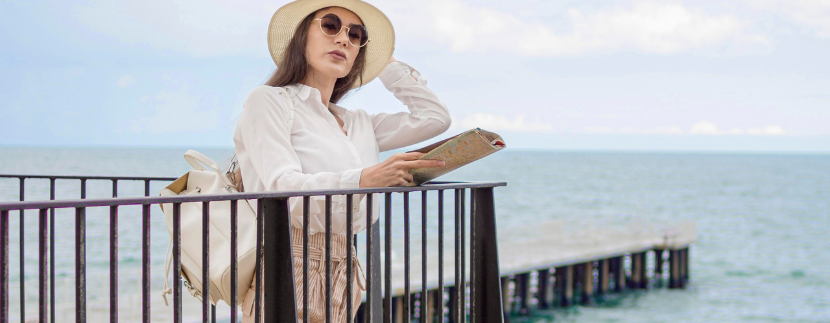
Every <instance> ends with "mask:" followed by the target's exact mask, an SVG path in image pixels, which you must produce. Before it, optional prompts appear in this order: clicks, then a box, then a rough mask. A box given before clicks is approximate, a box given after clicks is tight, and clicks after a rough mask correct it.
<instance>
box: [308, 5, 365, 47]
mask: <svg viewBox="0 0 830 323" xmlns="http://www.w3.org/2000/svg"><path fill="white" fill-rule="evenodd" d="M314 20H319V21H320V30H322V31H323V33H324V34H326V35H329V36H332V37H334V36H337V35H338V34H340V31H342V30H343V28H344V27H345V28H346V33H347V34H348V35H349V44H352V46H354V47H363V46H366V44H367V43H369V33H368V32H366V27H363V26H362V25H356V24H349V26H348V27H347V26H343V22H342V21H340V17H338V16H337V15H335V14H333V13H330V14H327V15H325V16H323V17H321V18H317V19H314Z"/></svg>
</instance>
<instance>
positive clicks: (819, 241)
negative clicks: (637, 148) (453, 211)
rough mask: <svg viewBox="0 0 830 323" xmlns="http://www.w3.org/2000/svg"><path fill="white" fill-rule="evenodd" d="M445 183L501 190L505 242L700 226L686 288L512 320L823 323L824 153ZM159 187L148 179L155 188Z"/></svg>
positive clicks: (93, 242)
mask: <svg viewBox="0 0 830 323" xmlns="http://www.w3.org/2000/svg"><path fill="white" fill-rule="evenodd" d="M196 149H197V150H199V151H201V152H203V153H205V154H206V155H208V156H209V157H211V158H213V159H214V160H216V161H218V162H219V163H220V164H226V163H227V161H228V159H229V158H230V157H231V155H232V154H233V150H232V148H196ZM186 150H187V148H166V147H165V148H160V147H119V148H103V147H95V148H92V147H0V174H60V175H105V176H169V177H178V176H180V175H182V174H184V173H185V172H187V171H188V170H189V169H190V166H189V165H188V164H187V163H186V162H185V161H184V159H183V158H182V155H183V153H184V152H185V151H186ZM388 155H389V154H382V156H381V157H382V158H385V157H386V156H388ZM440 179H441V180H453V181H455V180H460V181H503V182H506V183H507V186H505V187H499V188H496V189H495V201H496V217H497V224H498V230H499V232H500V235H499V240H500V242H504V241H510V239H518V238H524V239H527V238H528V237H526V236H525V237H521V232H523V230H524V229H523V228H528V227H533V226H534V225H538V224H540V223H545V222H550V221H560V222H562V223H567V224H568V225H569V227H576V228H578V227H581V226H607V227H614V226H619V227H624V226H626V225H630V224H631V223H658V224H671V223H681V222H689V221H693V222H695V223H696V227H697V241H696V242H695V244H694V245H693V247H692V249H691V264H690V267H691V272H690V275H691V277H690V278H691V280H690V282H689V285H688V286H687V288H686V289H683V290H669V289H666V288H652V289H650V290H648V291H629V292H626V293H623V294H619V295H615V296H613V297H612V298H610V299H608V300H606V301H604V302H600V303H598V304H595V305H591V306H575V307H572V308H569V309H555V310H545V311H542V310H534V311H531V313H530V314H529V315H524V316H514V317H512V318H511V322H830V270H829V269H828V268H830V251H828V249H830V243H829V242H828V240H830V154H775V153H757V154H755V153H720V152H718V153H714V152H713V153H706V152H627V151H625V152H624V151H531V150H511V149H509V148H508V149H505V150H503V151H500V152H498V153H496V154H493V155H491V156H488V157H487V158H485V159H482V160H480V161H477V162H475V163H473V164H470V165H468V166H466V167H464V168H461V169H459V170H456V171H454V172H452V173H449V174H447V175H445V176H444V177H442V178H440ZM163 186H164V184H163V183H154V184H153V185H152V187H151V194H153V195H157V194H158V192H159V191H160V190H161V189H162V187H163ZM79 189H80V184H79V182H78V181H69V180H67V181H58V182H57V199H77V198H80V193H79V192H80V190H79ZM111 189H112V184H111V183H110V182H106V181H103V182H96V181H91V182H89V183H88V189H87V190H88V192H87V198H108V197H111ZM18 192H19V182H18V180H17V179H0V201H2V202H10V201H17V200H19V199H20V196H19V194H18ZM143 194H144V185H143V183H142V182H122V183H119V196H141V195H143ZM448 198H449V196H448ZM25 199H26V200H46V199H49V182H48V180H27V181H26V190H25ZM140 212H141V211H140V208H138V207H122V209H120V210H119V213H120V214H121V215H122V216H121V220H120V223H119V271H120V274H119V293H123V294H124V295H130V293H136V291H137V290H138V288H139V280H138V279H139V273H140V271H139V270H140V268H141V267H140V266H141V263H142V262H141V253H140V252H141V250H140V241H141V237H140V234H141V225H140V217H139V216H138V215H140V214H141V213H140ZM152 212H153V213H152V221H151V237H152V239H151V250H152V251H151V254H152V261H151V270H152V277H153V280H152V284H151V286H152V287H153V290H154V292H153V295H152V297H157V293H156V292H155V290H160V289H161V284H162V280H163V277H164V276H163V270H164V256H165V251H166V248H167V244H168V239H169V234H168V232H167V228H166V227H165V224H164V221H163V215H162V213H161V212H160V211H159V210H157V208H156V207H154V208H153V210H152ZM23 221H24V239H23V240H24V244H25V251H24V258H25V279H24V281H23V283H24V284H25V286H26V302H27V304H26V307H27V310H26V312H34V313H36V312H37V259H38V254H37V241H38V240H37V237H38V234H37V224H38V222H37V221H38V219H37V213H36V212H34V211H33V212H31V213H30V212H27V213H26V214H25V215H24V220H23ZM55 224H56V228H57V231H58V232H57V233H56V235H55V239H56V250H55V252H56V255H57V256H56V258H57V259H56V263H55V265H56V291H57V293H56V294H57V296H56V303H57V304H70V306H71V303H72V302H73V300H74V285H73V282H74V278H73V277H74V211H73V210H58V211H57V212H56V221H55ZM19 225H20V221H19V216H18V214H17V212H12V213H11V216H10V229H11V230H10V237H9V240H10V243H9V252H10V257H9V258H10V259H11V260H12V261H11V265H10V287H11V290H12V293H11V300H10V301H11V302H12V303H13V304H12V306H11V308H12V311H13V312H14V311H17V312H15V313H19V310H18V309H16V306H18V305H16V304H19V303H17V302H18V299H19V297H18V294H17V292H16V291H17V290H18V288H19V285H20V284H21V279H20V277H21V276H20V271H19V264H18V259H19V239H20V238H19V237H20V235H19V231H18V230H19ZM87 226H88V229H87V230H88V231H87V248H88V249H87V264H88V269H87V270H88V271H87V277H88V278H87V279H88V293H89V297H90V303H91V304H93V306H94V304H95V302H96V301H100V302H102V303H106V297H107V296H106V295H107V288H108V285H107V280H108V278H107V273H108V268H109V258H108V248H109V245H108V228H109V223H108V211H107V210H89V211H88V213H87ZM537 231H538V230H537ZM537 231H532V230H531V231H528V232H537ZM503 232H504V233H505V234H504V235H502V234H501V233H503ZM516 232H519V234H517V233H516ZM531 238H532V237H531ZM125 297H126V296H125ZM186 297H189V296H186ZM13 314H14V313H13ZM14 315H19V314H14ZM14 315H13V316H14Z"/></svg>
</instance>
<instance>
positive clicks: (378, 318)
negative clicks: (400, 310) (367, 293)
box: [366, 221, 383, 322]
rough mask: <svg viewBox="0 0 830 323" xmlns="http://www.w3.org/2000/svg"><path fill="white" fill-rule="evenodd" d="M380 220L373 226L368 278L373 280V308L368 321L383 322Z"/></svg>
mask: <svg viewBox="0 0 830 323" xmlns="http://www.w3.org/2000/svg"><path fill="white" fill-rule="evenodd" d="M379 222H380V221H378V223H375V224H374V225H373V226H372V254H371V255H369V256H370V257H372V264H375V265H373V266H372V270H371V271H370V272H369V273H368V275H369V277H367V278H366V280H370V281H371V282H372V284H371V288H372V295H371V296H372V308H371V309H370V311H369V313H367V314H366V315H368V316H369V318H370V319H369V320H368V321H367V322H382V320H383V303H382V302H383V295H381V293H382V292H383V291H382V289H381V285H380V277H381V276H380V265H381V264H380V223H379Z"/></svg>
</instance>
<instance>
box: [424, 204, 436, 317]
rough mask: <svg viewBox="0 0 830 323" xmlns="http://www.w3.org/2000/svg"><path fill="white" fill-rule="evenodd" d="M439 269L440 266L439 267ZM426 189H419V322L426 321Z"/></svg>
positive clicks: (427, 294)
mask: <svg viewBox="0 0 830 323" xmlns="http://www.w3.org/2000/svg"><path fill="white" fill-rule="evenodd" d="M439 269H440V268H439ZM428 298H429V293H427V191H421V322H422V323H426V322H428V321H429V320H427V307H428V306H429V305H428V304H429V301H428Z"/></svg>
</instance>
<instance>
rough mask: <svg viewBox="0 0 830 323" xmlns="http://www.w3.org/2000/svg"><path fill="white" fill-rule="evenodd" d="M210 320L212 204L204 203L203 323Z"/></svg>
mask: <svg viewBox="0 0 830 323" xmlns="http://www.w3.org/2000/svg"><path fill="white" fill-rule="evenodd" d="M209 319H210V202H209V201H204V202H202V322H205V323H207V322H208V320H209Z"/></svg>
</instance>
